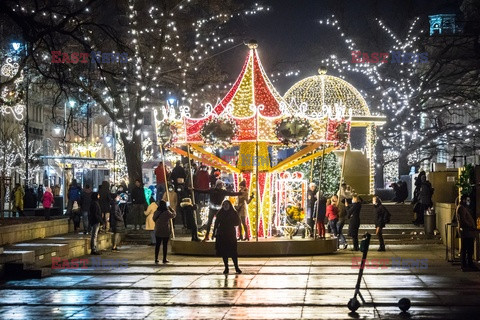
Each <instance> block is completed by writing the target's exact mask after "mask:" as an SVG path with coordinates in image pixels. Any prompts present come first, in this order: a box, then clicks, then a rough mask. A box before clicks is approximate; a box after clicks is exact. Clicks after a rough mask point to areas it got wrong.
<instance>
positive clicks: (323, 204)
mask: <svg viewBox="0 0 480 320" xmlns="http://www.w3.org/2000/svg"><path fill="white" fill-rule="evenodd" d="M314 212H315V216H314V217H313V218H317V221H322V222H323V221H324V220H325V216H326V214H327V198H325V197H324V196H319V197H318V199H317V201H315V208H314Z"/></svg>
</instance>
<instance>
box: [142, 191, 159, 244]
mask: <svg viewBox="0 0 480 320" xmlns="http://www.w3.org/2000/svg"><path fill="white" fill-rule="evenodd" d="M157 209H158V204H157V203H156V202H155V201H154V200H153V198H151V199H150V205H149V206H148V208H147V211H145V217H146V218H145V230H147V231H150V244H149V246H154V245H155V243H156V242H157V241H156V239H155V221H153V215H154V214H155V211H157Z"/></svg>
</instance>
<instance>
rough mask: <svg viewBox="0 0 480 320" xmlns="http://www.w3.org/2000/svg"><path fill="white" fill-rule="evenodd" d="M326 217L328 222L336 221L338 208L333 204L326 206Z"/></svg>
mask: <svg viewBox="0 0 480 320" xmlns="http://www.w3.org/2000/svg"><path fill="white" fill-rule="evenodd" d="M326 216H327V219H328V221H330V220H335V219H338V208H337V207H336V206H334V205H333V204H330V205H328V206H327V212H326Z"/></svg>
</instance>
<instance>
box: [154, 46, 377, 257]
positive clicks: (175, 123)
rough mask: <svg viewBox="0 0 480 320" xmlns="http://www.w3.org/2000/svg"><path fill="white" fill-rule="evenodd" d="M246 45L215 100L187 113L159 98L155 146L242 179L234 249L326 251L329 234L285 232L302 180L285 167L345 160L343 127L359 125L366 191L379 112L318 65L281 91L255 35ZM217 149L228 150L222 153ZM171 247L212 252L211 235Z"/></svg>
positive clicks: (298, 210) (295, 213) (298, 203)
mask: <svg viewBox="0 0 480 320" xmlns="http://www.w3.org/2000/svg"><path fill="white" fill-rule="evenodd" d="M248 47H249V49H250V50H249V53H248V56H247V58H246V61H245V63H244V65H243V68H242V71H241V73H240V75H239V77H238V78H237V80H236V81H235V83H234V85H233V86H232V88H231V89H230V90H229V91H228V93H227V94H226V95H225V97H224V98H223V99H222V100H219V101H218V102H217V103H216V104H215V105H210V104H206V105H205V111H204V113H203V115H202V117H201V118H193V117H191V115H190V112H189V108H188V107H180V108H179V114H178V113H177V114H176V113H175V110H173V109H169V108H168V106H165V107H163V109H162V110H160V113H159V114H156V115H155V119H156V128H157V137H158V140H159V141H163V142H164V143H163V145H162V146H161V147H162V149H163V148H165V149H168V150H170V151H172V152H174V153H177V154H179V155H182V156H185V157H188V158H189V159H194V160H196V161H199V162H202V163H203V164H205V165H208V166H212V167H215V168H218V169H220V170H222V171H224V172H229V173H231V174H232V175H233V177H234V185H235V189H236V190H237V189H238V183H239V182H240V181H242V180H245V181H246V184H247V186H248V187H249V189H250V193H253V194H254V201H252V202H250V204H249V205H248V228H247V229H248V230H247V232H248V233H249V235H251V236H252V237H254V240H255V241H249V242H239V243H238V252H239V255H244V256H245V255H250V256H252V255H258V256H265V255H311V254H325V253H332V252H334V251H336V249H337V244H336V241H337V240H336V238H327V239H326V240H313V239H312V240H310V239H311V238H310V237H309V232H312V231H311V230H309V228H306V230H303V231H302V232H301V234H302V236H301V237H300V236H297V237H294V238H293V237H292V236H293V234H295V233H298V231H299V226H305V224H304V223H303V220H304V214H303V208H306V193H307V185H308V180H307V179H305V177H303V175H302V174H301V173H300V172H287V170H289V169H292V168H294V167H295V166H298V165H300V164H302V163H304V162H307V161H311V160H312V159H315V158H319V157H324V156H325V155H326V154H328V153H330V152H332V151H336V152H339V153H340V154H343V158H342V157H341V159H342V161H343V167H344V168H345V166H346V165H345V163H346V162H345V160H346V159H347V157H348V156H347V157H346V155H348V154H347V152H348V151H349V148H348V145H349V143H348V141H349V134H350V129H351V128H352V127H364V128H366V134H367V139H366V140H367V143H366V145H365V148H364V150H362V152H361V153H362V155H363V158H364V162H365V163H366V164H367V167H368V168H367V169H366V175H367V184H369V187H366V188H365V187H364V186H360V185H359V186H358V190H364V189H365V191H364V192H365V193H369V192H371V191H372V190H373V189H372V188H373V186H372V182H373V144H374V137H373V133H374V131H375V129H374V126H375V125H377V124H380V123H382V122H383V121H384V119H383V118H382V117H372V116H371V115H370V112H369V110H368V107H367V105H366V103H365V100H364V99H363V98H362V97H361V95H360V94H359V93H358V92H357V90H356V89H355V88H353V87H352V86H351V85H350V84H348V83H347V82H345V81H344V80H342V79H339V78H336V77H332V76H328V75H326V74H325V72H324V71H323V70H321V72H320V75H318V76H315V77H310V78H307V79H304V80H302V81H300V82H298V83H297V84H295V85H294V86H293V87H292V88H291V89H290V90H288V92H287V93H286V95H285V97H282V96H281V95H280V94H279V93H278V92H277V91H276V89H275V88H274V87H273V85H272V83H271V82H270V80H269V79H268V77H267V75H266V73H265V71H264V69H263V67H262V64H261V62H260V59H259V56H258V52H257V44H256V42H254V41H252V42H250V43H249V44H248ZM287 148H288V149H290V150H295V151H294V152H293V151H291V152H290V155H289V156H288V157H286V158H285V159H278V154H279V151H280V150H284V149H287ZM219 149H221V150H223V151H224V152H225V151H227V152H230V154H234V156H233V157H228V159H226V160H225V159H222V158H221V156H218V155H219V152H218V150H219ZM292 153H293V154H292ZM293 170H294V169H293ZM290 171H292V170H290ZM343 171H345V170H343ZM364 171H365V170H364ZM345 176H347V174H346V175H345ZM172 251H173V252H174V253H177V254H194V255H213V254H214V253H215V250H214V242H204V243H198V242H191V241H187V239H181V238H177V239H174V240H173V241H172Z"/></svg>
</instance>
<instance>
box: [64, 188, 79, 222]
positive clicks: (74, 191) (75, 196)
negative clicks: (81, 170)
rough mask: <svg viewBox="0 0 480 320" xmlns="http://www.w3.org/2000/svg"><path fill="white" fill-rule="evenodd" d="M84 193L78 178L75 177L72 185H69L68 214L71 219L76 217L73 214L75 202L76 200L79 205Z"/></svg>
mask: <svg viewBox="0 0 480 320" xmlns="http://www.w3.org/2000/svg"><path fill="white" fill-rule="evenodd" d="M81 193H82V189H80V187H79V186H78V184H77V180H76V179H73V180H72V183H71V184H70V187H68V192H67V216H69V217H70V219H71V220H73V219H74V216H73V214H72V209H73V204H74V203H75V202H76V203H77V205H78V204H79V202H80V195H81Z"/></svg>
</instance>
